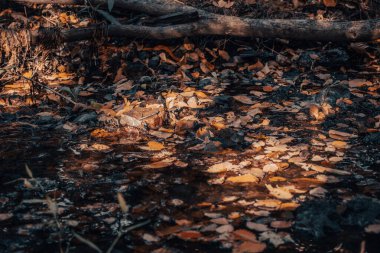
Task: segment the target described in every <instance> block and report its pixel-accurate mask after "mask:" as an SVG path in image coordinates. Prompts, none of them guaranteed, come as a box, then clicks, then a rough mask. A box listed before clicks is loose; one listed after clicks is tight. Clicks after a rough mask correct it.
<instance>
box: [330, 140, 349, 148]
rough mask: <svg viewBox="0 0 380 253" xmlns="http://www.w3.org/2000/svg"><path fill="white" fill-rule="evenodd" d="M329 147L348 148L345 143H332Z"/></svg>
mask: <svg viewBox="0 0 380 253" xmlns="http://www.w3.org/2000/svg"><path fill="white" fill-rule="evenodd" d="M331 145H333V146H334V147H336V148H348V144H347V142H345V141H333V142H332V143H331Z"/></svg>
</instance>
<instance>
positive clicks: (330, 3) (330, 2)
mask: <svg viewBox="0 0 380 253" xmlns="http://www.w3.org/2000/svg"><path fill="white" fill-rule="evenodd" d="M337 2H338V1H337V0H323V4H324V5H325V6H326V7H335V6H336V4H337Z"/></svg>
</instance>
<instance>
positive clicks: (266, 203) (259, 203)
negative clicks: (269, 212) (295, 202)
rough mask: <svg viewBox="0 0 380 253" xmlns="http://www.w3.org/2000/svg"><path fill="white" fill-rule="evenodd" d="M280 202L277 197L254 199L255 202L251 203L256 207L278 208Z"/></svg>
mask: <svg viewBox="0 0 380 253" xmlns="http://www.w3.org/2000/svg"><path fill="white" fill-rule="evenodd" d="M281 203H282V202H281V201H280V200H277V199H261V200H256V202H255V203H254V204H253V205H254V206H256V207H267V208H274V209H278V208H279V207H280V205H281Z"/></svg>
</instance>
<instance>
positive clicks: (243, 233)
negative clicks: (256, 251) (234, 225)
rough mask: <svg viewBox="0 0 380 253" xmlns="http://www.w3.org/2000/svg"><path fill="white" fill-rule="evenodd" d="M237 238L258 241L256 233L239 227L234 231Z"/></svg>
mask: <svg viewBox="0 0 380 253" xmlns="http://www.w3.org/2000/svg"><path fill="white" fill-rule="evenodd" d="M233 234H234V236H235V239H238V240H243V241H251V242H257V239H256V235H255V234H254V233H252V232H250V231H248V230H246V229H238V230H235V231H234V232H233Z"/></svg>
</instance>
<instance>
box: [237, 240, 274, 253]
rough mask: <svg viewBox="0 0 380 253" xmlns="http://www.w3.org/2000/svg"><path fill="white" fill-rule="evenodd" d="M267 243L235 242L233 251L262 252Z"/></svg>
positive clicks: (239, 252)
mask: <svg viewBox="0 0 380 253" xmlns="http://www.w3.org/2000/svg"><path fill="white" fill-rule="evenodd" d="M266 247H267V245H266V244H265V243H262V242H249V241H246V242H243V243H241V244H237V245H236V246H235V247H234V249H233V251H232V252H233V253H259V252H263V251H264V250H265V249H266Z"/></svg>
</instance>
